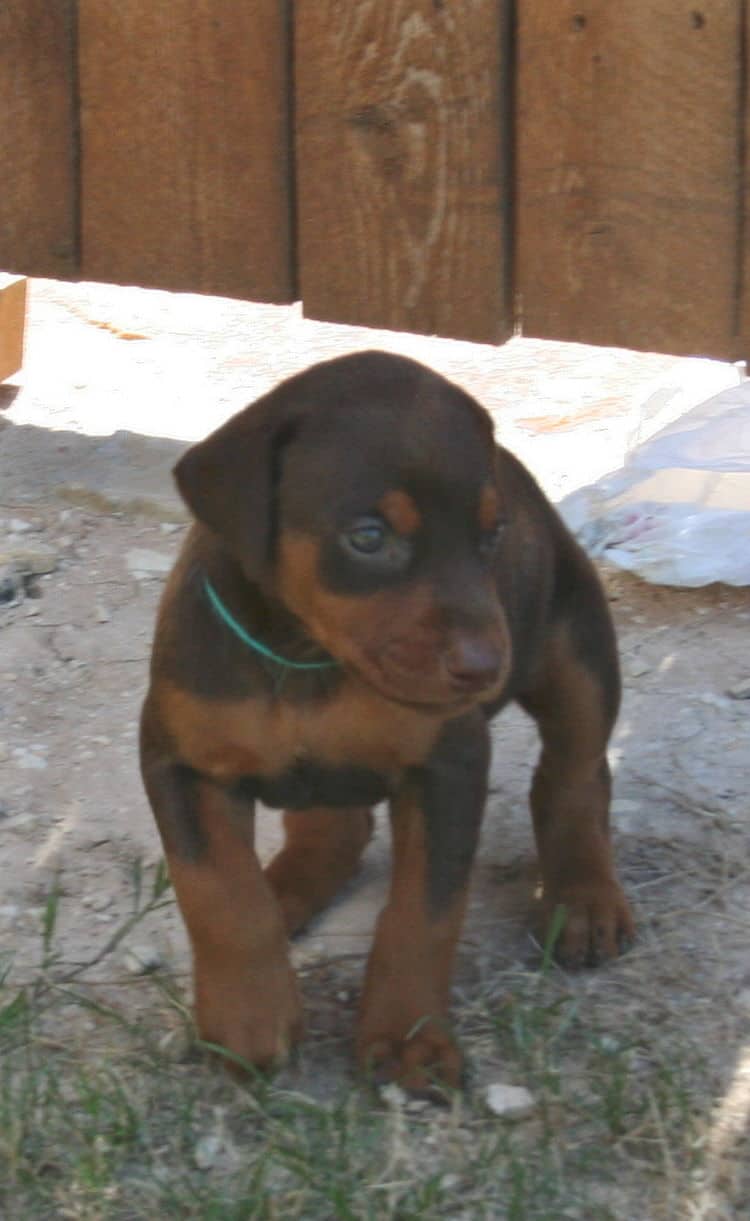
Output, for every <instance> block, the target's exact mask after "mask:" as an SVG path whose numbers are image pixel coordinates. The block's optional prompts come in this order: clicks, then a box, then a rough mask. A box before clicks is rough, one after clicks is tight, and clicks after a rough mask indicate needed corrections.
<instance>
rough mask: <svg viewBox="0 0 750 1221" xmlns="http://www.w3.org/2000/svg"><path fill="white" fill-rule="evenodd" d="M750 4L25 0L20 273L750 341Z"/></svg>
mask: <svg viewBox="0 0 750 1221" xmlns="http://www.w3.org/2000/svg"><path fill="white" fill-rule="evenodd" d="M747 8H748V0H707V2H706V3H700V0H690V2H689V3H687V2H684V0H628V2H627V3H621V0H579V2H578V3H573V2H570V0H515V2H513V0H286V2H284V0H243V3H236V0H163V2H162V3H156V2H155V0H120V2H119V3H117V4H115V3H113V2H112V0H0V159H1V160H0V164H1V165H2V187H1V188H0V267H3V268H4V269H6V270H9V271H19V272H25V273H28V274H33V275H45V276H53V277H59V278H63V279H65V278H86V279H96V280H107V281H113V282H116V283H135V284H140V285H148V286H157V287H161V288H169V289H178V290H190V291H198V292H207V293H218V294H226V295H230V296H239V297H244V298H247V299H251V300H262V301H275V302H285V301H291V300H295V299H298V298H299V297H301V298H302V300H303V303H304V308H305V312H306V313H307V314H308V315H309V316H312V317H317V318H324V319H328V320H332V321H341V322H354V323H360V324H363V325H371V326H385V327H392V328H398V329H405V330H413V331H424V332H429V333H437V334H441V335H450V336H454V337H458V338H467V339H474V340H478V341H482V342H490V343H495V342H499V341H501V340H503V339H504V338H506V337H507V336H508V335H509V334H511V333H512V332H513V330H514V328H516V327H518V326H521V327H522V329H523V332H524V333H525V334H527V335H535V336H544V337H549V338H557V339H568V340H578V341H581V342H593V343H602V344H621V345H624V346H628V347H635V348H647V349H656V350H663V351H671V352H680V353H687V352H690V353H704V354H710V355H713V356H718V357H724V358H730V359H740V358H744V357H746V356H747V355H748V347H749V345H748V342H747V341H748V337H749V336H750V312H749V310H748V305H749V302H748V292H749V288H748V284H749V277H748V251H749V250H750V226H748V223H747V209H748V199H747V181H746V147H747V134H746V133H747V110H748V89H747V79H748V76H747V74H748V54H749V52H748V25H747Z"/></svg>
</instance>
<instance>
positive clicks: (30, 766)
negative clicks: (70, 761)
mask: <svg viewBox="0 0 750 1221" xmlns="http://www.w3.org/2000/svg"><path fill="white" fill-rule="evenodd" d="M13 759H14V762H15V764H16V767H20V768H22V769H23V770H24V771H38V772H41V771H44V768H45V767H46V766H47V760H46V759H43V758H42V757H41V755H37V754H35V753H34V751H33V750H26V749H25V748H24V747H22V746H17V747H16V749H15V750H14V751H13Z"/></svg>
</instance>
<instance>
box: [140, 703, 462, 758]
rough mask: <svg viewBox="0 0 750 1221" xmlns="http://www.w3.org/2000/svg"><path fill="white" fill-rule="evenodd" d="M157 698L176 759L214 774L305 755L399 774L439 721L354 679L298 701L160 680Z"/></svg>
mask: <svg viewBox="0 0 750 1221" xmlns="http://www.w3.org/2000/svg"><path fill="white" fill-rule="evenodd" d="M157 704H158V708H159V712H160V714H161V717H162V720H163V722H164V724H165V727H166V729H167V731H168V733H169V735H170V737H171V739H172V741H173V742H174V744H175V748H176V751H177V754H178V755H179V757H180V758H181V759H183V760H184V761H185V762H186V763H188V764H190V765H191V766H192V767H195V768H196V769H197V770H198V771H201V772H204V773H206V774H208V775H210V776H214V777H215V778H216V779H217V780H218V779H221V780H229V779H232V778H234V777H239V776H247V775H262V776H273V775H277V774H278V773H279V772H281V771H284V770H285V769H286V768H287V767H289V766H291V765H292V764H293V763H294V762H295V761H296V760H298V759H304V758H310V759H314V760H315V761H316V762H318V763H321V764H326V765H328V766H330V767H336V766H342V765H352V766H359V767H367V768H371V769H373V770H374V771H381V772H384V773H392V772H398V771H400V770H402V769H403V768H405V767H409V766H412V765H415V764H419V763H421V762H422V761H423V760H424V759H425V758H426V756H427V755H428V754H429V752H430V750H431V748H432V746H433V744H434V742H435V739H436V738H437V735H438V733H439V731H440V726H441V719H440V718H439V717H438V716H436V715H435V714H429V713H426V712H422V711H420V710H417V709H410V708H405V707H402V706H401V705H399V704H393V703H390V702H389V701H387V700H385V699H384V698H382V697H381V696H379V695H378V693H377V692H375V691H371V690H370V689H369V688H367V687H365V686H364V684H360V683H358V682H356V681H354V680H352V681H351V682H350V683H346V684H345V686H344V689H343V690H342V691H339V692H337V693H336V695H335V696H333V697H332V698H331V699H330V700H328V701H325V702H320V703H310V704H299V705H295V704H293V703H285V702H283V701H280V700H266V699H261V698H257V699H243V700H205V699H199V698H197V697H196V696H194V695H191V694H190V693H189V692H187V691H183V690H181V689H180V688H179V687H177V686H176V685H175V684H173V683H170V682H164V683H162V684H161V686H160V689H159V692H158V695H157Z"/></svg>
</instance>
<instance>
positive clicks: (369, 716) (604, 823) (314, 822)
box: [141, 352, 633, 1089]
mask: <svg viewBox="0 0 750 1221" xmlns="http://www.w3.org/2000/svg"><path fill="white" fill-rule="evenodd" d="M175 475H176V480H177V485H178V487H179V490H180V492H181V494H182V496H183V498H184V499H185V501H186V503H187V504H188V506H189V508H190V509H191V511H192V512H193V514H194V516H195V518H196V522H195V523H194V524H193V526H192V527H191V529H190V532H189V534H188V536H187V539H186V542H185V545H184V547H183V550H182V553H181V555H180V557H179V559H178V561H177V564H176V566H175V568H174V571H173V572H172V575H171V577H170V580H169V581H168V584H167V587H166V590H165V593H164V596H163V600H162V603H161V608H160V612H159V617H158V624H157V629H156V638H155V643H154V649H153V660H152V672H151V686H150V690H149V693H148V696H147V699H146V701H145V704H144V709H143V717H142V736H141V763H142V771H143V779H144V783H145V787H146V791H147V793H148V797H149V800H150V802H151V805H152V807H153V811H154V814H155V816H156V820H157V823H158V826H159V831H160V833H161V837H162V840H163V844H164V849H165V852H166V856H167V861H168V865H169V870H170V874H171V878H172V881H173V884H174V887H175V891H176V894H177V899H178V902H179V905H180V908H181V911H182V915H183V917H184V919H185V922H186V925H187V928H188V932H189V934H190V939H191V942H192V950H193V959H194V973H195V1003H196V1009H197V1022H198V1028H199V1031H200V1033H201V1035H202V1036H203V1038H204V1039H206V1040H208V1041H210V1042H213V1043H216V1044H219V1045H221V1046H222V1047H223V1048H225V1049H227V1050H228V1051H229V1052H230V1053H233V1055H234V1056H235V1057H241V1058H242V1060H244V1061H248V1062H249V1063H250V1064H252V1065H256V1066H260V1067H264V1066H268V1065H271V1064H273V1063H274V1062H276V1061H277V1060H279V1059H280V1058H283V1056H284V1054H285V1053H286V1052H287V1051H288V1049H289V1048H290V1046H291V1045H292V1044H293V1043H294V1042H295V1040H297V1039H298V1038H299V1037H300V1033H301V1026H302V1022H301V1009H300V1001H299V997H298V992H297V987H296V983H295V979H294V975H293V972H292V969H291V966H290V963H289V958H288V953H287V937H288V935H289V934H291V933H294V932H295V931H296V930H297V929H299V928H301V927H302V926H303V925H304V924H305V923H306V922H307V921H308V920H309V919H310V917H311V916H313V914H314V913H315V912H317V911H319V910H320V909H321V908H322V907H323V906H324V905H325V904H326V903H327V902H328V901H329V900H330V899H331V897H332V896H333V895H334V894H335V893H336V891H337V890H338V889H339V888H340V887H341V886H342V884H343V883H344V882H345V881H346V880H347V878H349V877H350V876H351V874H352V873H353V872H354V871H355V869H356V868H357V864H358V861H359V858H360V855H361V853H362V851H363V849H364V847H365V845H366V843H367V841H368V838H369V836H370V832H371V825H372V823H371V814H370V807H371V806H372V805H373V804H374V803H376V802H379V801H381V800H383V799H387V800H388V801H389V803H390V821H391V829H392V840H393V871H392V880H391V886H390V894H389V897H388V900H387V903H386V905H385V908H384V910H383V911H382V913H381V915H380V917H379V919H378V922H377V929H376V933H375V940H374V945H373V948H372V951H371V954H370V958H369V963H368V966H367V972H366V979H365V984H364V989H363V995H362V1000H361V1007H360V1012H359V1019H358V1029H357V1055H358V1058H359V1061H360V1063H361V1064H362V1065H363V1066H365V1067H368V1068H369V1069H370V1070H372V1071H374V1072H375V1073H377V1075H378V1076H379V1077H380V1078H381V1079H382V1078H392V1079H395V1080H397V1081H398V1082H400V1083H401V1084H402V1085H404V1086H405V1087H406V1088H415V1089H421V1088H427V1087H429V1085H430V1083H431V1082H433V1081H434V1080H438V1081H440V1082H442V1083H445V1084H448V1085H456V1084H458V1082H459V1080H460V1077H461V1055H460V1052H459V1051H458V1049H457V1047H456V1044H455V1042H454V1040H453V1038H452V1037H451V1034H450V1031H449V1028H448V1023H447V1009H448V1002H449V991H450V981H451V969H452V963H453V958H454V952H455V948H456V942H457V940H458V937H459V933H460V930H461V923H462V918H463V915H464V909H465V906H466V897H467V886H468V880H469V873H470V869H471V865H472V861H473V858H474V854H475V851H476V846H477V839H478V836H479V828H480V822H481V818H482V811H483V807H484V804H485V797H486V789H487V768H488V758H489V738H488V728H487V722H488V718H489V717H491V716H492V715H493V714H494V713H495V712H497V711H498V710H499V709H500V708H502V707H503V706H504V705H505V704H507V703H508V702H509V701H510V700H516V701H518V703H520V705H521V706H522V707H523V708H524V709H525V710H526V711H527V712H528V713H529V714H530V715H531V716H532V717H533V718H534V719H535V721H536V723H537V725H538V728H539V732H540V735H541V740H542V752H541V758H540V761H539V764H538V766H537V769H536V773H535V775H534V781H533V786H532V790H531V808H532V813H533V821H534V831H535V835H536V842H537V845H538V852H539V862H540V869H541V878H542V884H543V904H544V909H545V911H546V916H547V920H548V921H549V919H551V917H552V914H553V913H554V912H555V910H556V909H557V908H558V907H559V906H560V905H561V906H562V908H563V909H564V913H565V917H566V918H565V924H564V928H563V931H562V933H561V935H560V938H559V941H558V953H559V956H560V958H561V959H562V961H563V962H566V963H568V964H571V965H582V964H595V963H597V962H600V961H601V960H603V959H607V958H612V957H614V956H616V955H617V954H618V953H619V952H620V951H621V950H622V949H623V948H624V947H625V945H626V943H627V942H628V940H629V939H630V938H631V937H632V935H633V923H632V919H631V915H630V911H629V908H628V904H627V901H626V899H625V897H624V895H623V893H622V890H621V889H620V886H619V884H618V881H617V878H616V875H615V870H614V866H613V862H612V855H611V851H610V842H609V828H608V808H609V798H610V776H609V769H608V766H607V758H606V747H607V740H608V737H609V734H610V731H611V729H612V725H613V723H614V720H615V717H616V714H617V709H618V701H619V677H618V664H617V654H616V646H615V640H614V635H613V629H612V625H611V622H610V617H609V613H608V609H607V604H606V601H605V598H604V596H603V594H602V591H601V589H600V586H599V584H598V581H597V578H596V576H595V573H594V571H593V569H592V567H591V565H590V563H589V561H588V559H587V558H586V556H585V555H584V554H583V552H582V551H581V549H580V548H579V546H578V545H577V543H576V542H575V541H574V540H573V538H572V537H571V535H570V534H569V533H568V532H567V530H566V529H565V527H564V525H563V524H562V522H561V520H560V518H559V517H558V516H557V514H556V513H555V511H554V509H553V508H552V506H551V505H550V504H549V503H548V501H547V500H546V499H545V497H544V495H543V494H542V492H541V491H540V489H539V488H538V487H537V485H536V484H535V482H534V480H533V479H532V477H531V476H530V475H529V474H528V472H527V471H526V470H525V469H524V467H523V466H522V465H521V464H520V463H519V462H518V461H517V460H516V459H515V458H514V457H513V456H512V455H511V454H510V453H508V452H507V451H506V450H504V449H503V448H501V447H500V446H498V445H496V444H495V443H494V440H493V434H492V425H491V422H490V418H489V416H488V414H487V413H486V412H485V411H484V409H483V408H481V407H480V406H479V405H478V403H476V402H475V401H474V400H473V399H472V398H470V397H469V395H468V394H466V393H465V392H464V391H463V390H461V389H459V388H458V387H457V386H455V385H452V384H451V383H450V382H448V381H446V380H445V379H444V378H443V377H441V376H439V375H437V374H436V373H434V372H432V371H430V370H429V369H427V368H425V367H424V366H422V365H420V364H417V363H416V362H415V361H412V360H407V359H405V358H403V357H400V356H394V355H389V354H387V353H383V352H359V353H354V354H352V355H348V356H344V357H341V358H338V359H335V360H330V361H327V362H324V363H322V364H318V365H315V366H313V367H312V368H310V369H307V370H306V371H305V372H303V373H300V374H298V375H297V376H295V377H292V378H290V379H289V380H288V381H285V382H283V383H282V384H281V385H279V386H278V387H277V388H276V389H274V390H272V391H271V392H270V393H269V394H266V395H264V396H263V397H262V398H261V399H259V400H258V401H257V402H256V403H254V404H252V405H251V406H250V407H247V408H246V409H245V410H244V411H240V412H239V414H238V415H236V416H234V417H233V418H232V419H230V420H229V421H228V422H227V423H226V424H224V425H223V426H222V427H221V428H219V429H218V430H217V431H216V432H214V433H213V434H212V435H211V436H209V437H208V438H207V439H206V440H205V441H202V442H200V443H199V444H197V445H194V446H192V447H191V448H190V449H188V450H187V451H186V453H185V454H184V455H183V457H182V458H181V459H180V461H179V462H178V464H177V467H176V469H175ZM256 800H260V801H263V802H264V803H265V804H266V805H270V806H277V807H280V808H282V809H284V811H285V813H284V828H285V835H286V838H285V843H284V846H283V847H282V849H281V850H280V852H279V853H278V855H277V856H276V857H275V859H274V860H272V861H271V863H270V865H269V866H268V867H267V868H266V869H265V870H264V869H262V868H261V866H260V863H259V861H258V859H257V857H256V855H255V852H254V847H253V812H254V804H255V801H256Z"/></svg>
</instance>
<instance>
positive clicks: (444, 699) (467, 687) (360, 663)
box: [351, 640, 510, 714]
mask: <svg viewBox="0 0 750 1221" xmlns="http://www.w3.org/2000/svg"><path fill="white" fill-rule="evenodd" d="M351 660H352V661H354V664H355V668H356V669H357V672H358V673H359V674H360V676H361V677H362V678H363V679H364V680H365V681H366V682H368V683H370V684H371V685H372V686H373V687H375V688H376V690H378V691H379V692H380V694H381V695H384V696H385V697H386V698H387V699H389V700H393V701H394V702H395V703H399V704H405V705H407V706H409V707H412V708H424V709H426V710H435V711H445V712H451V713H453V714H458V713H459V712H461V711H464V710H468V709H471V708H473V707H476V705H477V704H480V703H482V702H485V701H487V700H489V699H492V697H493V696H495V695H497V694H499V692H500V691H501V690H502V688H503V686H504V685H505V682H506V681H507V677H508V673H509V670H510V663H509V650H508V649H507V648H501V647H500V645H499V644H498V642H495V641H489V640H464V641H460V642H459V643H458V644H457V645H456V644H454V645H453V647H451V648H449V649H445V650H442V651H440V652H439V653H438V654H437V655H434V656H431V657H430V658H429V660H427V659H426V658H423V659H422V660H421V662H420V663H419V664H414V663H412V664H410V660H409V658H408V656H405V655H404V654H403V653H402V652H401V651H400V650H399V648H398V647H397V646H396V647H393V648H388V647H386V648H385V649H383V650H382V651H378V652H376V651H375V650H374V649H365V650H363V651H362V652H361V653H360V655H359V657H357V658H356V660H355V659H354V658H352V659H351Z"/></svg>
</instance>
